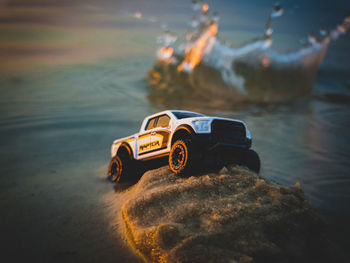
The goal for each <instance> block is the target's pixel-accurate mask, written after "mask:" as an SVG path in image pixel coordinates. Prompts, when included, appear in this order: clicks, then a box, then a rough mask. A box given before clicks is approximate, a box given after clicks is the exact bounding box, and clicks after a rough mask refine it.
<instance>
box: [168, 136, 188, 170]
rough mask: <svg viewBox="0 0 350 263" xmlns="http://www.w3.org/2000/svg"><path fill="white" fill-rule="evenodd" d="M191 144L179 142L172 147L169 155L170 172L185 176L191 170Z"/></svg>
mask: <svg viewBox="0 0 350 263" xmlns="http://www.w3.org/2000/svg"><path fill="white" fill-rule="evenodd" d="M189 145H190V142H189V141H186V142H185V141H183V140H178V141H176V142H175V143H174V144H173V145H172V146H171V150H170V153H169V167H170V170H171V171H173V172H174V173H176V174H184V173H186V172H188V171H189V170H190V167H191V166H192V164H191V163H190V161H191V158H190V156H191V151H190V147H189Z"/></svg>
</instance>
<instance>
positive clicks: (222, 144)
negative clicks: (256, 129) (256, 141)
mask: <svg viewBox="0 0 350 263" xmlns="http://www.w3.org/2000/svg"><path fill="white" fill-rule="evenodd" d="M192 142H193V144H194V146H195V147H196V148H197V149H198V150H200V151H206V152H212V151H218V150H221V149H227V150H235V149H237V150H239V149H249V148H250V147H251V146H252V140H251V139H249V138H246V137H244V138H242V137H233V138H232V139H230V140H227V139H222V138H217V137H216V136H214V135H212V134H196V135H194V136H193V138H192Z"/></svg>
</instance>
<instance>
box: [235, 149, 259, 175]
mask: <svg viewBox="0 0 350 263" xmlns="http://www.w3.org/2000/svg"><path fill="white" fill-rule="evenodd" d="M236 158H237V159H236V160H237V163H236V164H238V165H242V166H245V167H247V168H249V169H250V170H252V171H253V172H256V173H259V172H260V158H259V155H258V154H257V152H255V151H254V150H250V149H249V150H246V151H243V152H239V153H237V154H236Z"/></svg>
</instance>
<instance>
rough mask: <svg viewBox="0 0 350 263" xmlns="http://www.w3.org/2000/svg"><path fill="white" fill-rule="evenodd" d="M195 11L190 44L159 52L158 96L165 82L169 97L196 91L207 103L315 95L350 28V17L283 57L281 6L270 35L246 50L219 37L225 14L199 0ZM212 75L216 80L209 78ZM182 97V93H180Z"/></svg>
mask: <svg viewBox="0 0 350 263" xmlns="http://www.w3.org/2000/svg"><path fill="white" fill-rule="evenodd" d="M193 10H194V12H195V15H194V17H193V18H192V20H191V22H190V26H191V28H190V29H189V30H188V32H187V34H186V42H185V43H179V44H177V46H175V45H174V44H175V40H174V41H173V42H172V43H171V45H172V47H171V50H169V45H164V46H163V47H161V48H160V49H159V51H158V62H160V63H156V65H155V66H154V68H153V69H152V70H151V72H150V79H151V82H152V84H151V85H152V86H153V89H152V90H153V91H155V92H156V93H157V92H158V91H157V85H158V84H161V88H162V89H164V87H168V88H169V92H164V91H162V94H163V95H164V94H165V95H166V96H167V95H171V96H173V95H174V92H175V90H176V91H177V92H182V91H186V93H188V91H189V90H188V89H190V90H192V91H195V92H193V93H194V94H196V96H197V97H198V96H199V97H198V98H201V99H205V101H208V100H207V99H208V98H209V97H211V98H212V99H217V100H220V99H221V100H223V102H222V103H225V102H232V101H241V100H244V101H258V102H259V101H264V102H270V101H281V100H286V99H291V98H298V97H301V96H305V95H307V94H310V92H311V91H312V86H313V81H314V79H315V77H316V74H317V71H318V69H319V67H320V65H321V63H322V61H323V59H324V57H325V55H326V53H327V49H328V46H329V44H330V42H331V41H332V40H335V39H337V38H338V37H339V36H341V35H343V34H345V33H346V31H347V30H348V29H349V27H350V17H349V16H347V17H345V19H344V20H343V22H342V23H340V24H339V25H337V26H336V28H335V29H333V30H330V31H326V30H325V29H320V33H319V36H316V35H314V34H309V35H308V37H307V42H306V43H305V44H304V45H303V46H302V47H300V48H299V49H297V50H296V51H292V52H288V53H280V52H277V51H275V50H273V49H272V45H273V39H272V35H273V22H274V20H275V19H276V18H278V17H280V16H282V15H283V13H284V10H283V8H282V7H281V6H280V4H279V3H276V4H275V6H274V7H273V9H272V10H271V13H270V14H269V17H268V19H267V22H266V24H265V30H264V34H263V35H262V36H261V37H258V38H256V39H254V40H252V41H250V42H248V43H247V44H244V45H242V46H241V47H238V48H232V47H231V46H230V45H228V44H227V43H226V42H225V41H222V40H220V39H218V38H217V34H218V24H219V15H218V14H217V13H211V12H210V11H209V5H208V4H207V3H206V2H205V1H194V2H193ZM164 47H165V49H164ZM164 58H165V59H164ZM164 61H168V62H169V61H171V62H172V65H171V66H170V65H168V66H167V67H168V68H164V67H165V65H166V64H164V63H163V64H162V62H164ZM175 70H176V71H177V72H175ZM183 73H185V75H184V74H183ZM218 73H219V76H220V77H218ZM186 74H187V75H186ZM208 74H210V75H211V78H208V77H207V76H206V75H208ZM153 76H157V81H154V79H152V78H153ZM154 83H156V84H155V85H154ZM176 86H177V88H176ZM179 86H182V87H181V88H179ZM184 87H185V88H184ZM217 94H220V98H219V97H218V96H217ZM163 95H162V96H163ZM186 96H188V94H186ZM213 96H214V97H213ZM178 97H181V94H177V98H178Z"/></svg>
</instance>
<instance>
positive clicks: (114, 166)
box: [108, 154, 136, 183]
mask: <svg viewBox="0 0 350 263" xmlns="http://www.w3.org/2000/svg"><path fill="white" fill-rule="evenodd" d="M131 164H132V161H131V159H130V156H127V155H124V154H121V155H116V156H115V157H114V158H113V159H112V160H111V162H110V164H109V167H108V179H109V180H110V181H112V182H118V183H119V182H123V181H126V180H128V179H131V177H132V175H133V174H132V173H133V171H134V170H135V169H134V168H135V167H133V165H131ZM135 165H136V164H135ZM135 165H134V166H135Z"/></svg>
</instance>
